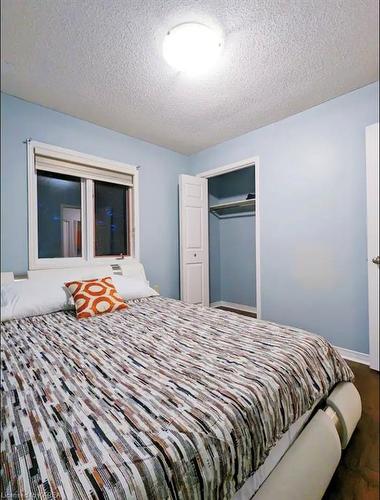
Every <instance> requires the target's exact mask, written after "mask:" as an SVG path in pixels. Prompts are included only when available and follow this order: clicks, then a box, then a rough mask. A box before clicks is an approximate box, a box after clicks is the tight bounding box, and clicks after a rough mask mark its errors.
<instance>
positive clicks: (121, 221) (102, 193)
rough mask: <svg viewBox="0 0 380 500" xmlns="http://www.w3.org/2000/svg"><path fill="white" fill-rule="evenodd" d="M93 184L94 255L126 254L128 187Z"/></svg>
mask: <svg viewBox="0 0 380 500" xmlns="http://www.w3.org/2000/svg"><path fill="white" fill-rule="evenodd" d="M94 185H95V255H97V256H101V255H120V254H121V253H123V254H124V255H128V253H129V248H128V213H127V210H128V188H127V187H125V186H121V185H119V184H109V183H108V182H98V181H95V182H94Z"/></svg>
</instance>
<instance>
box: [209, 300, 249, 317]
mask: <svg viewBox="0 0 380 500" xmlns="http://www.w3.org/2000/svg"><path fill="white" fill-rule="evenodd" d="M210 307H214V308H215V307H230V308H231V309H236V310H237V311H245V312H251V313H256V314H257V309H256V307H252V306H246V305H245V304H236V303H235V302H227V301H226V300H219V301H217V302H211V304H210Z"/></svg>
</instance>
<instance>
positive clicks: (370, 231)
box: [366, 123, 380, 370]
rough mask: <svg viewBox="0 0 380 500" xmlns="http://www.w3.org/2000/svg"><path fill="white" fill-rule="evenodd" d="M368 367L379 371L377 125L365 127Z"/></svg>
mask: <svg viewBox="0 0 380 500" xmlns="http://www.w3.org/2000/svg"><path fill="white" fill-rule="evenodd" d="M366 163H367V242H368V306H369V311H368V312H369V359H370V367H371V368H373V369H374V370H379V272H380V256H379V253H380V252H379V124H378V123H375V124H374V125H371V126H369V127H367V128H366Z"/></svg>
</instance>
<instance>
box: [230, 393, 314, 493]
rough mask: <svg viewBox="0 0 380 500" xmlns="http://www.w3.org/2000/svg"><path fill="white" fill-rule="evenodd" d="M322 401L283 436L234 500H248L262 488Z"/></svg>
mask: <svg viewBox="0 0 380 500" xmlns="http://www.w3.org/2000/svg"><path fill="white" fill-rule="evenodd" d="M320 402H321V401H317V402H316V403H315V404H314V405H313V407H312V408H311V409H310V410H308V411H307V412H306V413H304V414H303V415H302V416H301V417H300V418H299V419H297V420H296V422H294V423H293V424H292V425H291V426H290V427H289V429H288V430H287V431H286V432H285V433H284V434H283V435H282V436H281V438H280V439H279V440H278V441H277V443H276V444H275V445H274V446H273V448H272V449H271V450H270V452H269V454H268V456H267V458H266V459H265V461H264V463H263V464H262V465H260V467H259V468H258V469H257V470H256V471H255V472H254V473H253V474H252V475H251V476H250V477H249V478H248V479H247V480H246V481H245V483H244V484H243V486H242V487H241V488H240V489H239V490H238V491H237V492H236V493H235V495H234V497H233V500H248V499H250V498H251V497H252V496H253V495H254V494H255V493H256V491H257V490H258V489H259V488H260V486H261V485H262V484H263V482H264V481H265V480H266V479H267V477H268V476H269V475H270V473H271V472H272V471H273V470H274V468H275V467H276V465H277V464H278V463H279V462H280V460H281V459H282V457H283V456H284V455H285V453H286V452H287V451H288V449H289V448H290V447H291V445H292V444H293V443H294V441H295V440H296V439H297V437H298V436H299V435H300V433H301V432H302V430H303V428H304V427H305V426H306V424H307V423H308V421H309V419H310V418H311V416H312V414H313V412H314V409H315V408H316V407H317V406H318V405H319V403H320Z"/></svg>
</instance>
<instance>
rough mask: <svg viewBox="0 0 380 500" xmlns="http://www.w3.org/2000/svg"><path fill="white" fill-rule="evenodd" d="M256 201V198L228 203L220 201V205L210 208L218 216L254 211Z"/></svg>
mask: <svg viewBox="0 0 380 500" xmlns="http://www.w3.org/2000/svg"><path fill="white" fill-rule="evenodd" d="M255 203H256V200H255V199H254V198H251V199H249V200H235V201H229V202H227V203H219V204H218V205H211V206H210V207H209V210H210V212H213V213H215V214H216V215H217V216H223V215H230V214H236V213H247V212H254V211H255Z"/></svg>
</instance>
